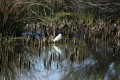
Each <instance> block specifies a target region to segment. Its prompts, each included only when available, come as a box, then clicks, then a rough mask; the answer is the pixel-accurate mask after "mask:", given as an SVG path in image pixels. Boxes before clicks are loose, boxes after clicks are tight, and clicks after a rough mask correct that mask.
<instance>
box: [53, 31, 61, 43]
mask: <svg viewBox="0 0 120 80" xmlns="http://www.w3.org/2000/svg"><path fill="white" fill-rule="evenodd" d="M61 39H62V34H61V33H60V34H58V35H57V36H56V37H55V38H54V39H53V42H58V41H59V40H61Z"/></svg>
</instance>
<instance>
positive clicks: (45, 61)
mask: <svg viewBox="0 0 120 80" xmlns="http://www.w3.org/2000/svg"><path fill="white" fill-rule="evenodd" d="M89 44H90V45H86V44H85V42H84V40H83V39H76V42H75V43H74V39H68V40H67V42H62V43H57V44H48V45H46V46H43V47H40V46H33V45H24V46H22V45H19V44H10V45H7V44H6V45H2V44H1V45H0V80H120V53H119V48H118V47H116V46H113V44H112V45H108V43H106V44H105V43H104V42H102V41H100V45H95V44H93V43H89Z"/></svg>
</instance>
